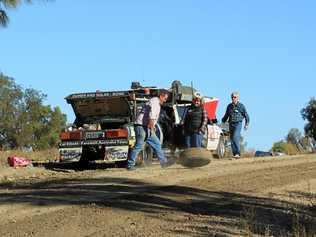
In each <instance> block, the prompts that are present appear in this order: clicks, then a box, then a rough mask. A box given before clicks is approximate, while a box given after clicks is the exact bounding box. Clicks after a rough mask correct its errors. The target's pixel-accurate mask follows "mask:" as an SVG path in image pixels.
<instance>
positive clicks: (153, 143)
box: [127, 126, 167, 168]
mask: <svg viewBox="0 0 316 237" xmlns="http://www.w3.org/2000/svg"><path fill="white" fill-rule="evenodd" d="M135 136H136V143H135V146H134V147H133V148H132V149H131V151H130V153H129V158H128V161H127V168H130V167H133V166H135V161H136V158H137V156H138V154H139V152H141V151H142V150H143V149H144V146H145V143H147V144H148V145H150V147H151V148H152V149H153V150H154V153H155V154H156V156H157V157H158V159H159V161H160V164H161V165H162V164H164V163H166V162H167V159H166V157H165V156H164V154H163V152H162V149H161V144H160V141H159V139H158V137H157V136H156V134H155V132H152V131H150V130H149V129H148V128H146V127H144V126H135Z"/></svg>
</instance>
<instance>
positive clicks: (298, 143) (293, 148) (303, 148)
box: [272, 98, 316, 155]
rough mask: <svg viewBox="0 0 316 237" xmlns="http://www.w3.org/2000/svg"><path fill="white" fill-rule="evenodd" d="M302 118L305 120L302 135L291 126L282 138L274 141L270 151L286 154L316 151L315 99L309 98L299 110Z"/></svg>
mask: <svg viewBox="0 0 316 237" xmlns="http://www.w3.org/2000/svg"><path fill="white" fill-rule="evenodd" d="M301 116H302V118H303V119H304V120H305V121H306V122H307V123H306V124H305V127H304V133H305V134H304V135H302V133H301V132H300V131H299V129H297V128H292V129H290V131H289V132H288V134H287V135H286V137H285V139H284V140H281V141H278V142H275V143H274V144H273V147H272V152H281V153H285V154H288V155H294V154H300V153H309V152H315V151H316V100H315V98H311V99H310V101H309V102H308V104H307V105H306V107H305V108H303V109H302V110H301Z"/></svg>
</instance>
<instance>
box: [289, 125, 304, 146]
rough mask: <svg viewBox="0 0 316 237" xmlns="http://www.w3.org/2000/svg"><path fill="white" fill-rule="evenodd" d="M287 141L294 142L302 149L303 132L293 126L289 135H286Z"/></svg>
mask: <svg viewBox="0 0 316 237" xmlns="http://www.w3.org/2000/svg"><path fill="white" fill-rule="evenodd" d="M285 140H286V142H287V143H290V144H293V145H294V146H296V148H297V149H298V150H302V149H303V146H302V144H301V140H302V133H301V132H300V130H298V129H297V128H292V129H291V130H290V131H289V133H288V134H287V136H286V137H285Z"/></svg>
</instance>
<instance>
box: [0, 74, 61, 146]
mask: <svg viewBox="0 0 316 237" xmlns="http://www.w3.org/2000/svg"><path fill="white" fill-rule="evenodd" d="M0 97H1V99H0V147H1V148H2V149H24V148H28V149H32V150H41V149H47V148H51V147H56V146H57V144H58V141H59V133H60V131H61V130H62V128H64V127H65V125H66V115H65V114H63V113H62V112H61V110H60V108H59V107H53V108H52V107H51V106H50V105H44V101H45V99H46V97H47V96H46V95H45V94H43V93H42V92H40V91H37V90H35V89H32V88H26V89H23V88H22V86H20V85H18V84H17V83H16V82H15V80H14V79H13V78H11V77H8V76H5V75H3V74H2V73H0Z"/></svg>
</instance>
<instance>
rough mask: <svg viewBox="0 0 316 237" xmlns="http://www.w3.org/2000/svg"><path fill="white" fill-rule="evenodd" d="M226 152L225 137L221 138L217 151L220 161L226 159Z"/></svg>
mask: <svg viewBox="0 0 316 237" xmlns="http://www.w3.org/2000/svg"><path fill="white" fill-rule="evenodd" d="M225 152H226V145H225V139H224V137H223V136H220V138H219V141H218V145H217V149H216V156H217V158H219V159H222V158H224V157H225Z"/></svg>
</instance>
